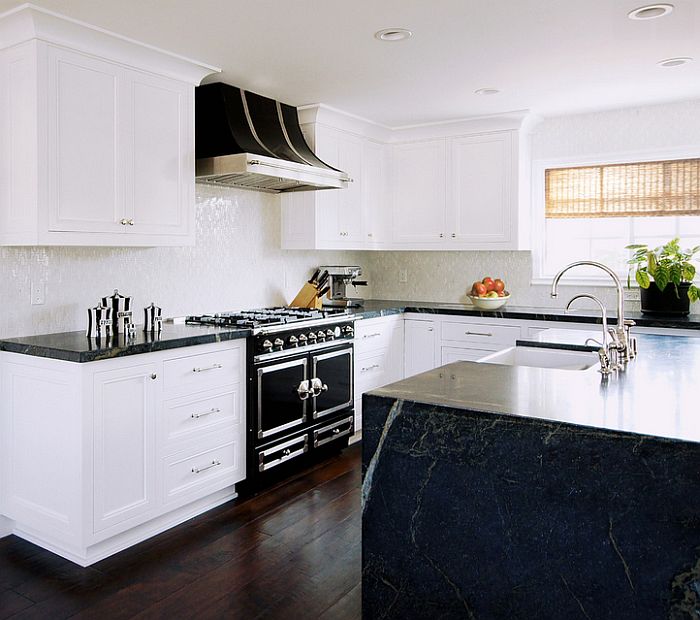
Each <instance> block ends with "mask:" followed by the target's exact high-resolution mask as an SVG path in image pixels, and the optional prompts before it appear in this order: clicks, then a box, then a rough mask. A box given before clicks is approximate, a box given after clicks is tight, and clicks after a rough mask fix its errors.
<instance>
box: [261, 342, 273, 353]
mask: <svg viewBox="0 0 700 620" xmlns="http://www.w3.org/2000/svg"><path fill="white" fill-rule="evenodd" d="M262 348H263V350H264V351H268V352H269V351H272V343H271V342H270V341H269V340H263V343H262Z"/></svg>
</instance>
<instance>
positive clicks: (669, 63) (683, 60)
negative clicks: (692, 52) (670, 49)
mask: <svg viewBox="0 0 700 620" xmlns="http://www.w3.org/2000/svg"><path fill="white" fill-rule="evenodd" d="M689 62H693V59H692V58H690V57H689V56H679V57H678V58H666V60H659V62H657V63H656V64H657V65H659V66H660V67H680V66H681V65H687V64H688V63H689Z"/></svg>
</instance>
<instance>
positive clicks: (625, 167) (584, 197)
mask: <svg viewBox="0 0 700 620" xmlns="http://www.w3.org/2000/svg"><path fill="white" fill-rule="evenodd" d="M663 215H700V159H675V160H669V161H650V162H640V163H633V164H609V165H601V166H583V167H580V168H552V169H549V170H546V171H545V216H546V217H551V218H574V217H589V218H590V217H630V216H632V217H634V216H637V217H640V216H644V217H650V216H651V217H655V216H663Z"/></svg>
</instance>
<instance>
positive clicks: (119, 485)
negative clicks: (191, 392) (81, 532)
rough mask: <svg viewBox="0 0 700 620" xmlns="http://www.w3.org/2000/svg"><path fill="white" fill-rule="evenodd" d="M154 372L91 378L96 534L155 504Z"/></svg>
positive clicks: (142, 369) (151, 367)
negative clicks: (92, 388) (92, 386)
mask: <svg viewBox="0 0 700 620" xmlns="http://www.w3.org/2000/svg"><path fill="white" fill-rule="evenodd" d="M156 373H157V366H156V365H155V364H147V365H142V366H135V367H131V368H124V369H119V370H113V371H105V372H100V373H96V374H95V377H94V429H93V433H94V459H95V462H94V476H95V479H94V488H95V493H94V531H95V532H100V531H102V530H104V529H106V528H108V527H110V526H113V525H116V524H118V523H121V522H124V521H127V520H129V519H133V518H135V517H137V516H139V515H145V513H148V512H149V511H150V510H151V509H152V508H153V507H154V505H155V400H154V399H155V385H156V382H155V381H154V380H153V379H152V376H154V375H156ZM133 524H134V522H133V521H131V523H130V526H131V525H133Z"/></svg>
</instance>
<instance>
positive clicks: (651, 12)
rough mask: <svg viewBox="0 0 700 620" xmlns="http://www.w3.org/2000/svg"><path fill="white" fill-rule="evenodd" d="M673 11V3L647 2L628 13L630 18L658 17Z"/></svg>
mask: <svg viewBox="0 0 700 620" xmlns="http://www.w3.org/2000/svg"><path fill="white" fill-rule="evenodd" d="M671 11H673V5H672V4H647V5H646V6H640V7H639V8H638V9H634V11H630V12H629V13H627V17H629V18H630V19H656V18H657V17H663V16H664V15H668V14H669V13H670V12H671Z"/></svg>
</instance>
